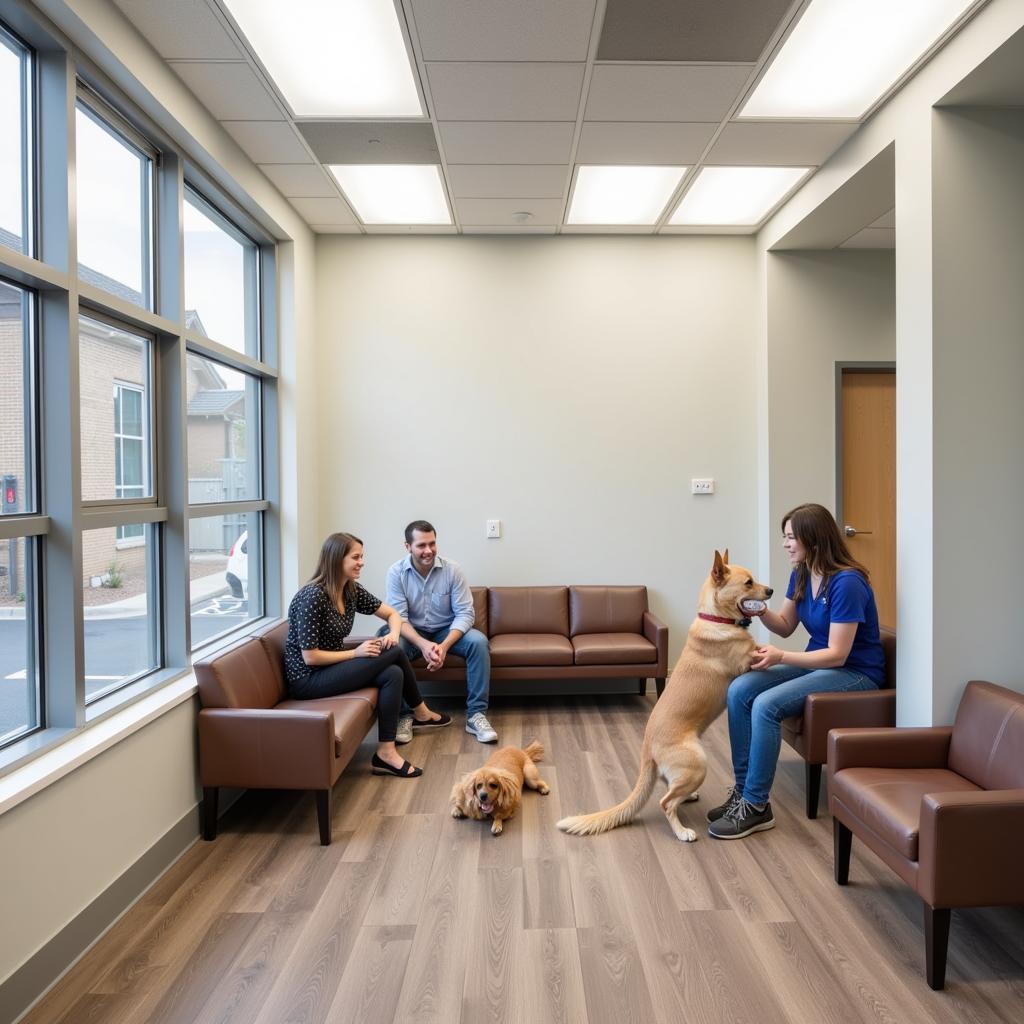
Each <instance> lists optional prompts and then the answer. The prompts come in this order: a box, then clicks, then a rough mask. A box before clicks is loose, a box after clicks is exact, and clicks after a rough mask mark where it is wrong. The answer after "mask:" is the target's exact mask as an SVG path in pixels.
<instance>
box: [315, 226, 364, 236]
mask: <svg viewBox="0 0 1024 1024" xmlns="http://www.w3.org/2000/svg"><path fill="white" fill-rule="evenodd" d="M309 226H310V227H311V228H312V229H313V230H314V231H315V232H316V233H317V234H318V235H361V234H362V233H363V229H362V228H361V227H360V226H359V225H358V224H310V225H309Z"/></svg>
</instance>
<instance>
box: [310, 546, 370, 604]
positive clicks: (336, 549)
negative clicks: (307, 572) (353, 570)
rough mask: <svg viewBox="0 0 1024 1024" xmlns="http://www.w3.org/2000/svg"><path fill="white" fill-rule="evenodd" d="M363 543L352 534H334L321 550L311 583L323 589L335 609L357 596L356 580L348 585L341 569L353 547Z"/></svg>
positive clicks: (350, 581)
mask: <svg viewBox="0 0 1024 1024" xmlns="http://www.w3.org/2000/svg"><path fill="white" fill-rule="evenodd" d="M362 543H363V542H362V541H361V540H360V539H359V538H358V537H356V536H355V535H353V534H351V533H332V534H331V535H330V536H329V537H328V538H327V539H326V540H325V541H324V543H323V547H321V548H320V557H319V558H318V559H317V563H316V569H315V570H314V572H313V575H312V576H311V577H310V578H309V582H310V583H315V584H316V585H317V586H318V587H323V588H324V590H325V591H326V592H327V596H328V597H329V598H330V599H331V601H332V602H333V603H334V607H335V608H340V607H341V606H342V605H347V604H348V599H349V598H350V597H352V596H353V595H354V594H355V590H356V585H355V580H349V581H348V583H346V582H345V576H344V574H343V573H342V571H341V567H342V565H343V564H344V561H345V556H346V555H347V554H348V553H349V551H351V550H352V547H353V545H355V544H360V545H361V544H362Z"/></svg>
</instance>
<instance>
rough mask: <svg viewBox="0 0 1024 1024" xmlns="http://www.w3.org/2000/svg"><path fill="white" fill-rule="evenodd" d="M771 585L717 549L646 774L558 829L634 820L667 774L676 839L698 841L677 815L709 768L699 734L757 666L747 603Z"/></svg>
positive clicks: (646, 746)
mask: <svg viewBox="0 0 1024 1024" xmlns="http://www.w3.org/2000/svg"><path fill="white" fill-rule="evenodd" d="M771 596H772V588H771V587H766V586H765V585H764V584H763V583H757V582H756V581H755V580H754V577H753V574H752V573H751V572H750V570H749V569H744V568H743V566H741V565H729V551H728V549H726V552H725V554H724V555H720V554H719V553H718V552H717V551H716V552H715V560H714V564H713V565H712V568H711V574H710V575H709V576H708V578H707V580H706V581H705V582H704V586H703V587H701V591H700V599H699V602H698V612H697V618H696V619H694V620H693V624H692V625H691V626H690V630H689V632H688V633H687V636H686V646H685V647H684V648H683V653H682V654H681V655H680V656H679V661H678V662H677V663H676V667H675V668H674V669H673V670H672V675H671V677H670V678H669V681H668V685H667V686H666V687H665V692H664V693H663V694H662V695H661V697H659V698H658V703H657V704H655V705H654V710H653V711H652V712H651V717H650V718H649V719H648V720H647V730H646V732H645V733H644V743H643V748H642V749H641V752H640V778H639V779H637V782H636V785H635V786H634V787H633V792H632V793H630V794H629V796H628V797H626V799H625V800H623V801H622V803H620V804H616V805H615V806H614V807H611V808H609V809H608V810H607V811H597V812H595V813H594V814H580V815H576V816H574V817H570V818H563V819H562V820H561V821H560V822H558V827H559V828H560V829H561V830H562V831H563V832H570V833H572V834H573V835H581V836H586V835H597V834H598V833H600V832H607V831H608V830H609V829H613V828H618V826H619V825H625V824H626V823H627V822H629V821H632V820H633V818H635V817H636V815H637V814H639V813H640V811H641V809H642V808H643V806H644V804H646V803H647V801H648V799H649V798H650V795H651V791H652V790H653V789H654V782H655V779H656V778H657V777H658V776H659V775H660V776H661V777H662V778H663V779H664V780H665V781H666V782H667V783H668V792H667V793H666V794H665V795H664V796H663V797H662V798H661V809H662V810H663V811H664V812H665V817H666V818H667V819H668V823H669V825H670V826H671V828H672V831H673V832H674V833H675V835H676V838H677V839H681V840H682V841H683V842H686V843H692V842H693V841H694V840H695V839H696V838H697V833H696V832H694V831H693V829H692V828H686V827H685V826H684V825H683V824H682V822H680V820H679V817H678V813H677V812H678V809H679V805H680V804H681V803H683V802H684V801H690V800H696V799H697V790H698V789H699V788H700V786H701V784H702V783H703V782H704V776H705V775H706V774H707V755H706V754H705V753H704V747H703V746H702V745H701V742H700V737H701V736H702V735H703V733H704V731H705V730H706V729H707V727H708V726H709V725H710V724H711V723H712V722H713V721H714V720H715V719H716V718H717V717H718V716H719V715H720V714H721V713H722V711H723V710H725V696H726V692H727V691H728V689H729V683H731V682H732V681H733V679H735V678H736V676H738V675H742V674H743V673H744V672H747V671H748V670H749V669H750V663H751V660H752V658H751V655H752V654H753V652H754V648H755V646H756V645H755V643H754V641H753V640H752V639H751V636H750V633H749V632H748V631H747V628H746V627H747V626H748V625H749V624H750V620H749V619H748V618H747V617H746V616H745V615H744V614H743V611H742V609H741V607H740V602H742V601H745V600H760V601H765V600H767V599H768V598H769V597H771Z"/></svg>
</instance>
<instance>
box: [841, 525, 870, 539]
mask: <svg viewBox="0 0 1024 1024" xmlns="http://www.w3.org/2000/svg"><path fill="white" fill-rule="evenodd" d="M871 532H872V531H871V530H858V529H857V528H856V527H854V526H844V527H843V533H845V534H846V536H847V537H858V536H860V535H861V534H867V535H869V536H870V534H871Z"/></svg>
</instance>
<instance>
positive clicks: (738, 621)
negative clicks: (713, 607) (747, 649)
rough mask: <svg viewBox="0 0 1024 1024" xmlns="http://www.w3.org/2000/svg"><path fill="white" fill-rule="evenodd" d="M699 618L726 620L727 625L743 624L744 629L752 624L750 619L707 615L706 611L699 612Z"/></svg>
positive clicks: (711, 620) (712, 620) (717, 620)
mask: <svg viewBox="0 0 1024 1024" xmlns="http://www.w3.org/2000/svg"><path fill="white" fill-rule="evenodd" d="M697 618H698V619H706V620H707V621H708V622H724V623H725V625H727V626H742V627H743V628H744V629H746V628H747V626H749V625H750V619H726V618H723V617H722V616H721V615H707V614H706V613H705V612H697Z"/></svg>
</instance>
